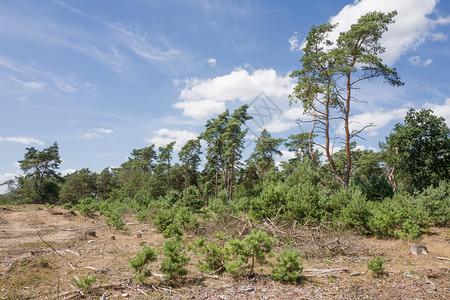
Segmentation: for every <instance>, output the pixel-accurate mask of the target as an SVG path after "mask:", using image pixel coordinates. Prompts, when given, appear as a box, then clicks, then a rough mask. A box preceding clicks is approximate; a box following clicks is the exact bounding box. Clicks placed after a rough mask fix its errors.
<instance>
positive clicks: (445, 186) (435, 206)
mask: <svg viewBox="0 0 450 300" xmlns="http://www.w3.org/2000/svg"><path fill="white" fill-rule="evenodd" d="M416 198H417V201H419V202H420V203H421V204H422V207H424V209H425V210H426V211H427V212H428V214H429V216H430V221H431V222H432V223H433V224H434V225H435V226H441V227H445V226H449V225H450V181H441V182H439V185H438V186H436V187H433V186H430V187H428V188H427V189H426V190H424V191H423V192H422V193H421V194H417V195H416Z"/></svg>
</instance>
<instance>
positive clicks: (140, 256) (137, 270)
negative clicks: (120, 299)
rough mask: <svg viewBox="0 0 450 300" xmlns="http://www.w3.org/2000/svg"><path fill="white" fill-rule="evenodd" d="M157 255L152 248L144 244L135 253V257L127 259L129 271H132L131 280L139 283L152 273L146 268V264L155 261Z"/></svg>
mask: <svg viewBox="0 0 450 300" xmlns="http://www.w3.org/2000/svg"><path fill="white" fill-rule="evenodd" d="M157 257H158V254H157V253H156V250H155V249H154V248H152V247H147V245H144V246H143V247H142V250H141V251H139V252H137V253H136V256H135V258H133V259H129V260H128V262H129V264H130V271H131V272H133V273H134V277H133V281H134V282H135V283H140V282H142V281H144V279H145V278H147V277H150V276H151V275H152V272H151V271H150V270H148V269H147V265H148V264H149V263H150V262H153V261H156V258H157Z"/></svg>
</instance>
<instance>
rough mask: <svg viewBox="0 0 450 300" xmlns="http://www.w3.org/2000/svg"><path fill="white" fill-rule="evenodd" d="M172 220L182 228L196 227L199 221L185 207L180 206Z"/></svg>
mask: <svg viewBox="0 0 450 300" xmlns="http://www.w3.org/2000/svg"><path fill="white" fill-rule="evenodd" d="M174 221H175V222H176V223H178V224H179V225H180V226H181V227H182V228H184V229H191V230H192V229H197V228H198V226H199V222H198V219H197V216H196V215H195V214H194V213H193V212H192V211H190V210H189V208H187V207H180V208H179V209H178V211H177V213H176V215H175V219H174Z"/></svg>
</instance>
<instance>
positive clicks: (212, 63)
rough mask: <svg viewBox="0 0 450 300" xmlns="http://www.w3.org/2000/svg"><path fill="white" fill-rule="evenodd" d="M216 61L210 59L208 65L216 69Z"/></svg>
mask: <svg viewBox="0 0 450 300" xmlns="http://www.w3.org/2000/svg"><path fill="white" fill-rule="evenodd" d="M216 62H217V61H216V59H215V58H212V57H211V58H208V64H209V65H210V66H211V67H214V66H215V65H216Z"/></svg>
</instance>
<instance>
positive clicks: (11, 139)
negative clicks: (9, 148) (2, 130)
mask: <svg viewBox="0 0 450 300" xmlns="http://www.w3.org/2000/svg"><path fill="white" fill-rule="evenodd" d="M0 142H12V143H21V144H26V145H27V144H36V145H39V146H42V145H44V142H42V141H41V140H38V139H35V138H30V137H22V136H12V137H1V136H0Z"/></svg>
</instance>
